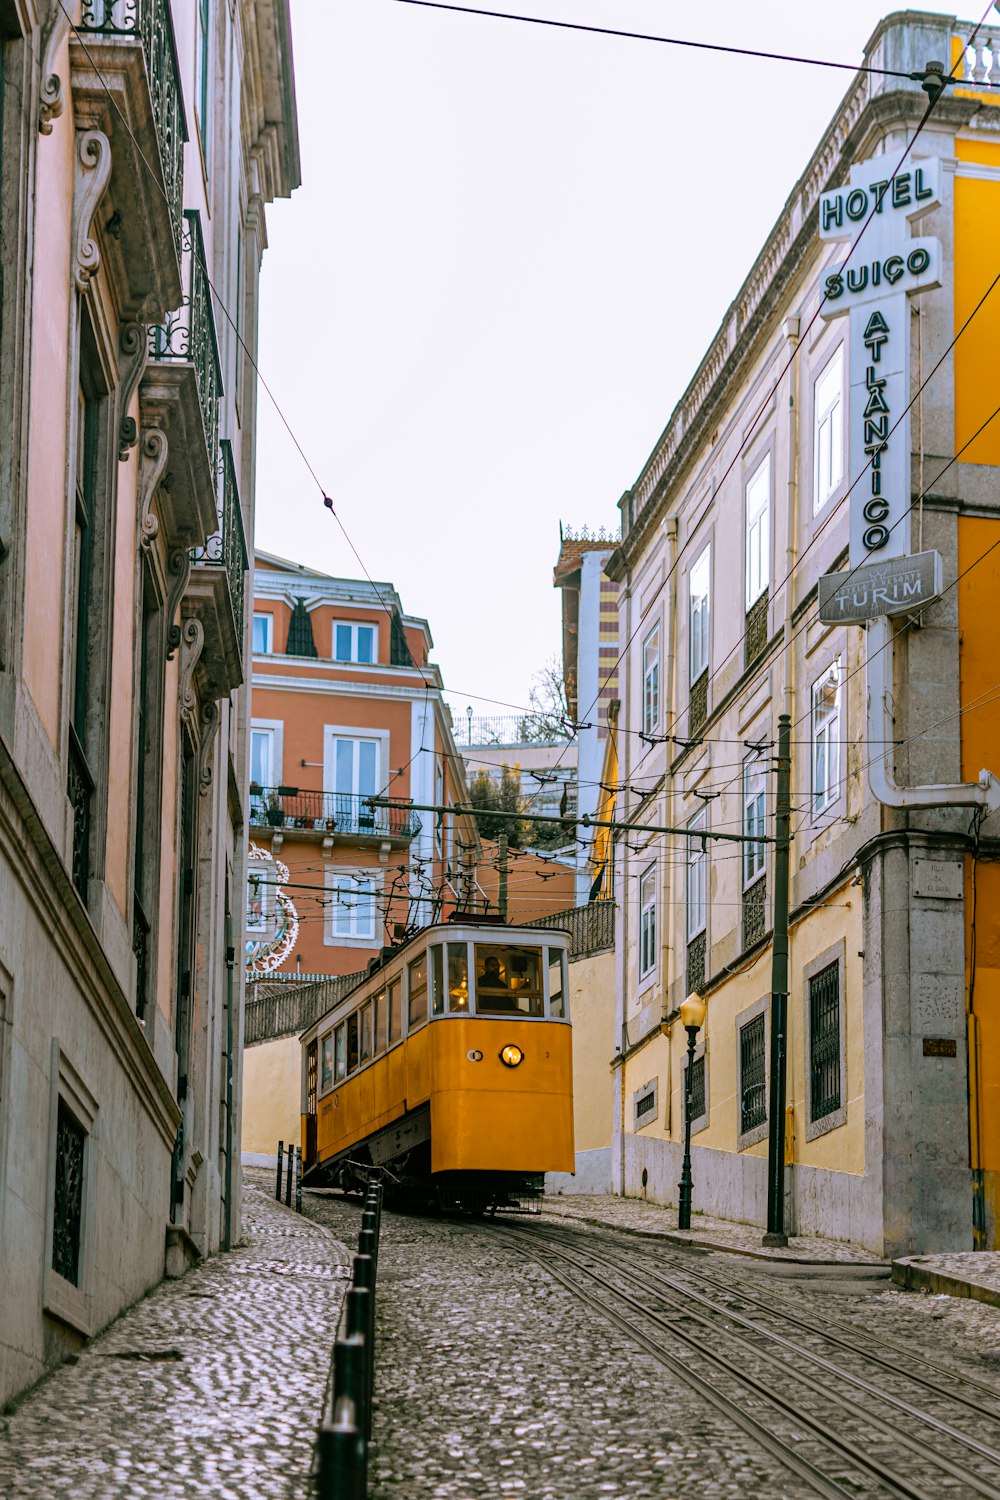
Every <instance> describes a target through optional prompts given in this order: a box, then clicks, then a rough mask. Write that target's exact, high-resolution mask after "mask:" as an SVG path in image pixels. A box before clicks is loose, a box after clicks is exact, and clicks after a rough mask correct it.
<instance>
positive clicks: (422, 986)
mask: <svg viewBox="0 0 1000 1500" xmlns="http://www.w3.org/2000/svg"><path fill="white" fill-rule="evenodd" d="M407 974H408V975H409V990H410V1010H409V1019H408V1021H407V1030H408V1031H412V1030H413V1028H414V1027H415V1026H422V1025H423V1023H424V1022H425V1021H426V1020H427V954H426V953H422V954H421V955H420V957H419V958H415V959H414V960H413V962H412V964H408V965H407Z"/></svg>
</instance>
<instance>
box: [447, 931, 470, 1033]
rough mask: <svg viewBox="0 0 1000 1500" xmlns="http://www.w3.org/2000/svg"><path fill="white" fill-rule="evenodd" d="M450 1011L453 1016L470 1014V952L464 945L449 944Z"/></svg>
mask: <svg viewBox="0 0 1000 1500" xmlns="http://www.w3.org/2000/svg"><path fill="white" fill-rule="evenodd" d="M448 1009H449V1010H450V1011H451V1013H452V1015H456V1014H457V1015H460V1016H461V1015H468V1013H469V950H468V948H467V947H466V945H465V944H464V943H449V944H448Z"/></svg>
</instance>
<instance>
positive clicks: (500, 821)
mask: <svg viewBox="0 0 1000 1500" xmlns="http://www.w3.org/2000/svg"><path fill="white" fill-rule="evenodd" d="M469 801H470V802H471V803H472V805H473V807H474V808H475V809H476V825H477V827H478V829H479V835H480V838H484V839H496V838H499V837H500V835H501V834H502V833H505V834H506V835H507V843H508V846H509V847H510V848H511V849H523V848H524V846H525V844H526V843H527V840H528V828H529V826H530V825H529V824H527V823H526V822H525V821H524V819H523V818H519V817H518V816H517V815H518V813H519V812H521V810H522V808H523V806H524V798H523V797H522V796H521V776H520V772H518V771H514V770H512V769H511V768H510V766H504V767H503V768H502V770H501V772H500V779H499V781H495V780H494V779H493V777H492V776H490V774H489V773H488V772H487V771H477V772H476V774H475V775H474V776H473V777H472V779H471V781H470V782H469Z"/></svg>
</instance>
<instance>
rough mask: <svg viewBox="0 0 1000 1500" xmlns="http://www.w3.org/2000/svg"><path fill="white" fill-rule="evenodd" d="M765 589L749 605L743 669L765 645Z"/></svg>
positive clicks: (744, 635) (745, 627)
mask: <svg viewBox="0 0 1000 1500" xmlns="http://www.w3.org/2000/svg"><path fill="white" fill-rule="evenodd" d="M768 597H769V596H768V591H767V589H765V590H764V592H763V593H762V594H761V596H760V598H759V599H757V600H755V601H754V603H753V604H751V606H750V608H749V609H748V610H747V613H746V621H745V624H744V631H743V641H744V657H743V665H744V667H745V668H746V667H749V666H751V665H752V664H753V663H754V662H755V661H756V660H757V658H758V656H759V655H760V654H761V652H762V651H763V650H764V647H765V646H766V645H767V605H768Z"/></svg>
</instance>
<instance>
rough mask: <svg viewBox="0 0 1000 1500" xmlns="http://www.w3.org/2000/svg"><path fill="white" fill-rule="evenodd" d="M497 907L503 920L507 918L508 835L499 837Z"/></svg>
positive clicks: (503, 834)
mask: <svg viewBox="0 0 1000 1500" xmlns="http://www.w3.org/2000/svg"><path fill="white" fill-rule="evenodd" d="M497 907H498V909H499V911H500V920H501V922H506V920H507V835H506V834H505V833H501V834H500V836H499V837H498V839H497Z"/></svg>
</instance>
